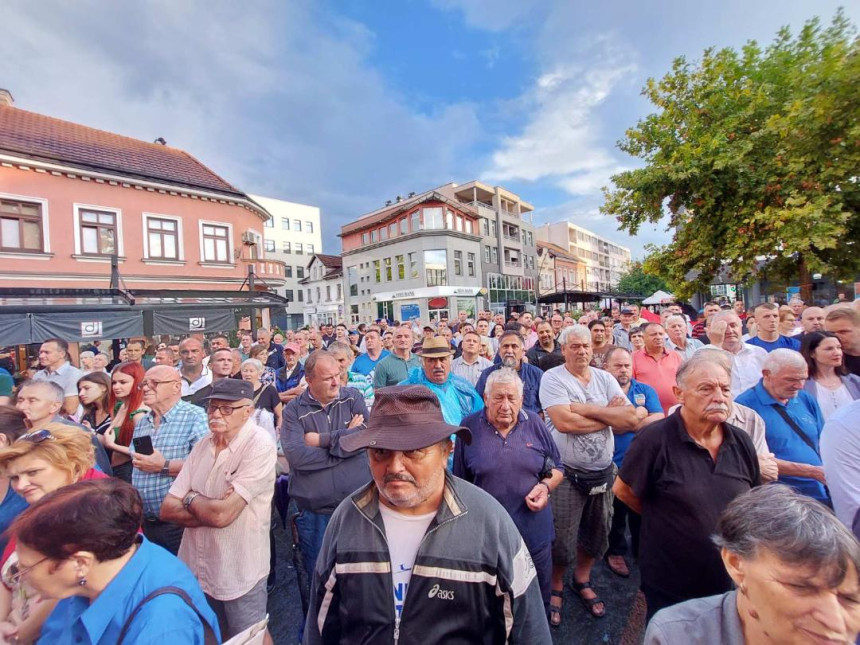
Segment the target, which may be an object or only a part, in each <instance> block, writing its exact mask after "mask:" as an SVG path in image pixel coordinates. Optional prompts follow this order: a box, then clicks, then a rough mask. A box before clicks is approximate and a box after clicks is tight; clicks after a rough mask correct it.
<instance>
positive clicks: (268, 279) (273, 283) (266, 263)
mask: <svg viewBox="0 0 860 645" xmlns="http://www.w3.org/2000/svg"><path fill="white" fill-rule="evenodd" d="M241 263H242V265H243V266H244V267H245V271H247V270H248V269H247V267H254V275H255V276H256V277H257V278H260V279H261V280H263V281H265V283H266V284H268V285H269V286H270V287H272V288H275V287H283V286H284V285H285V284H286V283H287V279H286V276H285V271H284V267H285V266H286V264H285V263H284V262H283V261H281V260H270V259H268V258H267V259H265V260H252V259H249V258H242V259H241Z"/></svg>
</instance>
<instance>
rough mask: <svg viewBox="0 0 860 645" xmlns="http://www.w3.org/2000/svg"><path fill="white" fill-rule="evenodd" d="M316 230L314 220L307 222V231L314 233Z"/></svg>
mask: <svg viewBox="0 0 860 645" xmlns="http://www.w3.org/2000/svg"><path fill="white" fill-rule="evenodd" d="M313 232H314V223H313V222H305V233H313Z"/></svg>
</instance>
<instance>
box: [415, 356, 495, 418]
mask: <svg viewBox="0 0 860 645" xmlns="http://www.w3.org/2000/svg"><path fill="white" fill-rule="evenodd" d="M398 385H423V386H425V387H427V388H429V389H430V391H431V392H433V394H435V395H436V398H437V399H439V404H440V405H441V406H442V416H443V417H445V423H448V424H451V425H452V426H458V425H460V422H461V421H462V420H463V417H467V416H469V415H470V414H472V413H473V412H478V411H480V410H483V409H484V400H483V399H482V398H481V397H480V396H478V393H477V392H476V391H475V388H474V387H472V384H471V383H469V381H467V380H466V379H464V378H463V377H462V376H457V375H456V374H448V380H447V381H445V382H444V383H443V384H442V385H437V384H436V383H433V382H431V381H430V380H429V379H428V378H427V376H425V374H424V369H423V368H421V367H413V368H412V369H411V370H409V376H407V377H406V379H405V380H403V381H400V383H398Z"/></svg>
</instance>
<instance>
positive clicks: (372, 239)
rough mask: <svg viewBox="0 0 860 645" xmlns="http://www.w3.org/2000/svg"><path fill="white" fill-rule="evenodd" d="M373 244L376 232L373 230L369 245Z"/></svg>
mask: <svg viewBox="0 0 860 645" xmlns="http://www.w3.org/2000/svg"><path fill="white" fill-rule="evenodd" d="M374 242H376V231H375V230H374V231H371V232H370V243H371V244H373V243H374Z"/></svg>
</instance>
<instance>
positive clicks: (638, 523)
mask: <svg viewBox="0 0 860 645" xmlns="http://www.w3.org/2000/svg"><path fill="white" fill-rule="evenodd" d="M628 525H629V526H630V542H631V544H630V546H631V547H632V554H633V557H634V558H638V557H639V530H640V528H641V527H642V517H641V516H640V515H639V514H638V513H634V512H633V511H631V510H630V507H629V506H627V504H625V503H624V502H622V501H621V500H620V499H618V498H617V497H616V498H615V499H614V500H613V502H612V526H611V527H610V528H609V549H607V551H606V555H627V553H628V552H630V550H628V547H627V536H626V535H625V529H626V527H627V526H628Z"/></svg>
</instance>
